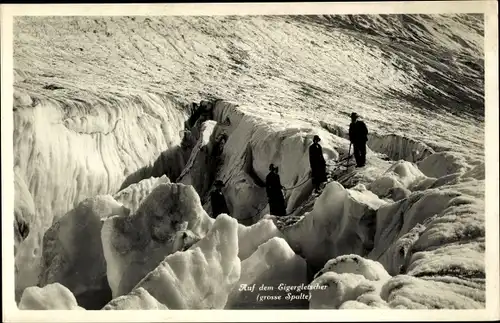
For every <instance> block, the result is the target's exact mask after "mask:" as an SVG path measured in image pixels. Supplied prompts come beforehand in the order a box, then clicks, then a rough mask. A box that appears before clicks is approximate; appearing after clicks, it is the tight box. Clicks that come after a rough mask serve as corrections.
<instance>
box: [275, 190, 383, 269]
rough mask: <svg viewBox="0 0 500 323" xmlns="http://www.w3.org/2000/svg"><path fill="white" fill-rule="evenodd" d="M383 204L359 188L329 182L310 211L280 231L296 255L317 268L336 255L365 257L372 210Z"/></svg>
mask: <svg viewBox="0 0 500 323" xmlns="http://www.w3.org/2000/svg"><path fill="white" fill-rule="evenodd" d="M385 203H386V202H384V201H382V200H380V199H379V198H378V197H377V196H376V195H375V194H373V193H372V192H370V191H368V190H366V189H363V188H362V187H358V188H357V189H345V188H344V187H342V185H340V184H339V183H337V182H332V183H330V184H328V185H327V186H325V188H324V190H323V192H322V194H321V195H320V196H319V197H318V199H317V200H316V202H315V203H314V209H313V210H312V211H311V212H309V213H307V214H306V215H305V217H304V218H303V219H302V220H301V221H299V222H297V223H296V224H294V225H292V226H289V227H286V228H285V229H284V231H283V232H284V235H285V237H286V240H287V241H288V243H289V244H290V246H291V247H292V248H293V249H294V250H295V251H296V252H297V253H298V254H300V255H302V256H304V257H305V258H306V259H307V261H308V263H310V264H312V265H313V266H319V267H320V268H321V267H322V266H323V265H324V264H325V262H326V261H328V260H329V259H332V258H335V257H337V256H339V255H344V254H360V255H365V254H367V253H368V252H369V251H370V250H371V249H372V248H373V237H374V234H375V223H376V210H377V209H379V208H380V207H381V206H382V205H384V204H385Z"/></svg>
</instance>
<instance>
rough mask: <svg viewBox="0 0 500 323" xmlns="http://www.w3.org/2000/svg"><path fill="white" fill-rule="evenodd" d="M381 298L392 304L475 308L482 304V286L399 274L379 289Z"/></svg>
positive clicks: (423, 307)
mask: <svg viewBox="0 0 500 323" xmlns="http://www.w3.org/2000/svg"><path fill="white" fill-rule="evenodd" d="M382 298H383V299H384V300H386V301H387V302H388V304H389V306H390V307H391V308H404V309H443V308H446V309H476V308H484V289H482V290H481V289H478V288H472V287H469V286H464V285H462V284H459V283H456V284H453V283H451V284H446V283H441V282H435V281H429V280H424V279H419V278H415V277H411V276H406V275H401V276H396V277H394V278H392V279H391V280H390V281H389V282H388V283H387V284H386V285H384V287H383V289H382Z"/></svg>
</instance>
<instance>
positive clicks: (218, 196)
mask: <svg viewBox="0 0 500 323" xmlns="http://www.w3.org/2000/svg"><path fill="white" fill-rule="evenodd" d="M223 187H224V183H223V182H222V181H221V180H216V181H215V190H213V192H212V193H211V194H210V202H211V203H212V217H213V218H214V219H215V218H217V216H218V215H219V214H221V213H225V214H229V209H228V208H227V204H226V199H225V198H224V194H222V188H223Z"/></svg>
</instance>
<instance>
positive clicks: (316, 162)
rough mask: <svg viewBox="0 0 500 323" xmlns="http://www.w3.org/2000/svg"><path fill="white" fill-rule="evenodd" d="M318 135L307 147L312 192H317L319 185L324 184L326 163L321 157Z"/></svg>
mask: <svg viewBox="0 0 500 323" xmlns="http://www.w3.org/2000/svg"><path fill="white" fill-rule="evenodd" d="M320 141H321V139H320V138H319V136H318V135H315V136H314V138H313V144H312V145H311V146H310V147H309V164H310V165H311V177H312V183H313V186H314V191H315V192H316V193H318V192H319V187H320V185H321V183H324V182H326V161H325V157H324V156H323V148H321V145H320V144H319V142H320Z"/></svg>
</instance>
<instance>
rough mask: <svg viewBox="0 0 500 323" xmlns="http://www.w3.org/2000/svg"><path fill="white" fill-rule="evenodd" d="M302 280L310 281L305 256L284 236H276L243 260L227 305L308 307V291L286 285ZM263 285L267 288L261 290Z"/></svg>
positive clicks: (240, 307)
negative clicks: (301, 255)
mask: <svg viewBox="0 0 500 323" xmlns="http://www.w3.org/2000/svg"><path fill="white" fill-rule="evenodd" d="M302 284H303V285H307V266H306V262H305V260H304V259H303V258H301V257H300V256H298V255H296V254H295V252H293V250H292V249H291V248H290V246H289V245H288V243H287V242H286V241H285V240H284V239H282V238H278V237H275V238H272V239H270V240H268V241H267V242H265V243H263V244H262V245H260V246H259V248H258V249H257V250H256V251H255V252H254V253H253V254H252V255H251V256H250V257H248V258H247V259H245V260H244V261H242V263H241V277H240V280H239V282H238V284H237V285H236V286H235V288H234V289H233V291H232V292H231V294H230V295H229V300H228V303H227V305H226V308H227V309H236V308H239V309H249V308H252V309H258V308H261V309H263V308H266V309H270V308H272V309H276V308H282V309H284V308H289V309H297V308H307V307H308V298H307V291H302V290H301V291H297V290H287V289H286V287H290V286H293V287H297V286H301V285H302ZM241 286H246V287H247V288H251V286H255V287H254V288H253V290H252V291H249V290H240V287H241ZM261 286H264V288H265V289H262V290H261V289H260V287H261ZM304 295H305V296H306V297H304ZM258 297H259V298H258Z"/></svg>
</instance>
